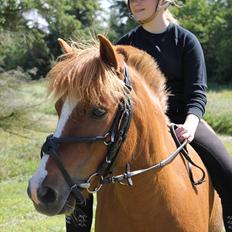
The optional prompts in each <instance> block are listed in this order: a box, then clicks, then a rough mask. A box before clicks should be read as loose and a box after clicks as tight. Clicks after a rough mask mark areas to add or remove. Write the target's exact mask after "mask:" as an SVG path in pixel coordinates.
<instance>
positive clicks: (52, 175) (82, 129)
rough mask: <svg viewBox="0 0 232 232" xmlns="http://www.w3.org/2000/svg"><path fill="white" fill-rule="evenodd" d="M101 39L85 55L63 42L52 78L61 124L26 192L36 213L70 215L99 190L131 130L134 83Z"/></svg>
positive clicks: (50, 81) (82, 50)
mask: <svg viewBox="0 0 232 232" xmlns="http://www.w3.org/2000/svg"><path fill="white" fill-rule="evenodd" d="M98 38H99V41H100V45H99V46H94V47H89V48H85V49H78V48H77V47H70V46H69V45H68V44H67V43H66V42H65V41H63V40H61V39H60V40H59V43H60V44H61V46H62V48H63V50H64V51H65V53H66V54H65V55H64V56H62V57H61V59H60V61H59V62H58V63H57V64H56V65H55V66H54V67H53V68H52V69H51V71H50V72H49V73H48V80H49V90H50V91H51V92H52V93H53V94H54V96H55V97H56V99H57V101H56V104H55V108H56V111H57V114H58V117H59V120H58V123H57V127H56V130H55V132H54V134H53V135H50V136H48V138H47V140H46V142H45V143H44V145H43V147H42V150H41V158H42V160H41V163H40V166H39V168H38V170H37V172H36V173H35V174H34V176H33V177H32V178H31V180H30V181H29V186H28V194H29V196H30V198H31V199H32V201H33V203H34V205H35V207H36V209H37V210H38V211H40V212H42V213H45V214H48V215H55V214H59V213H68V212H70V211H72V210H73V209H74V205H75V202H76V200H78V201H80V203H83V201H84V198H83V195H84V196H86V194H87V191H86V190H89V191H90V189H95V187H99V178H100V177H101V176H102V175H106V174H107V173H108V172H109V169H110V167H111V165H112V162H113V161H114V159H115V158H116V153H117V151H118V150H119V148H120V146H121V140H124V137H125V136H126V133H127V130H128V128H129V123H130V117H131V115H130V112H131V110H130V100H129V92H130V81H129V79H128V76H127V70H126V66H125V64H124V59H123V56H122V55H120V54H117V53H116V51H115V47H114V46H113V45H112V44H111V43H110V42H109V41H108V40H107V39H106V38H104V37H103V36H99V37H98ZM93 177H96V178H93ZM96 179H98V180H96ZM70 193H72V194H70Z"/></svg>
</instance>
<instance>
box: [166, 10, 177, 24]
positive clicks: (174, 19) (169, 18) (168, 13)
mask: <svg viewBox="0 0 232 232" xmlns="http://www.w3.org/2000/svg"><path fill="white" fill-rule="evenodd" d="M165 17H166V19H167V20H168V21H169V22H171V23H174V24H179V22H178V20H177V19H176V18H175V17H174V16H173V14H172V13H171V12H170V10H169V9H167V10H166V11H165Z"/></svg>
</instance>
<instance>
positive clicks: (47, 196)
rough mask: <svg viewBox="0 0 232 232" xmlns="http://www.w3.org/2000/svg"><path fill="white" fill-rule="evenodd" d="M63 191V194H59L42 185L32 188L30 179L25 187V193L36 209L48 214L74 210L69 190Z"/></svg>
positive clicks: (73, 200)
mask: <svg viewBox="0 0 232 232" xmlns="http://www.w3.org/2000/svg"><path fill="white" fill-rule="evenodd" d="M63 192H64V193H63V194H59V192H58V191H56V190H54V189H52V188H50V187H47V186H42V185H40V186H39V187H38V188H36V189H33V188H32V186H31V184H30V181H29V184H28V187H27V194H28V196H29V198H30V199H31V200H32V202H33V204H34V207H35V208H36V210H37V211H38V212H40V213H42V214H45V215H48V216H53V215H57V214H63V213H70V212H72V211H73V210H74V206H75V199H74V198H73V197H72V196H71V195H70V194H69V192H67V191H63Z"/></svg>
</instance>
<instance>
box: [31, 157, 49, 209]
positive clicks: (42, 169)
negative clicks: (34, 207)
mask: <svg viewBox="0 0 232 232" xmlns="http://www.w3.org/2000/svg"><path fill="white" fill-rule="evenodd" d="M48 158H49V156H48V155H46V154H44V155H43V158H42V160H41V162H40V165H39V168H38V169H37V171H36V173H35V174H34V176H33V177H32V178H31V180H30V190H31V198H32V199H33V201H34V202H35V203H37V204H39V199H38V197H37V190H38V188H39V186H40V185H41V183H42V182H43V180H44V178H45V177H46V176H47V171H46V163H47V161H48Z"/></svg>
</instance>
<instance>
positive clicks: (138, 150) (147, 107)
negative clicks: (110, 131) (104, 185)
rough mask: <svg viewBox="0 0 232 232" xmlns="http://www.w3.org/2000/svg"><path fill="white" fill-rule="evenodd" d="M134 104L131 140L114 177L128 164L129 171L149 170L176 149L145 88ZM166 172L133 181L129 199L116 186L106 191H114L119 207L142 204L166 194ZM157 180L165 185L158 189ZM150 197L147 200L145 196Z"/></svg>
mask: <svg viewBox="0 0 232 232" xmlns="http://www.w3.org/2000/svg"><path fill="white" fill-rule="evenodd" d="M140 84H141V83H140ZM135 101H136V103H135V104H134V106H133V112H134V114H133V121H132V123H131V128H130V130H131V131H130V132H129V135H128V136H130V139H129V141H126V144H125V146H124V147H123V149H122V152H121V153H120V154H119V157H118V160H117V165H116V168H115V170H114V174H121V173H122V172H124V171H125V167H126V164H127V163H130V166H131V171H134V170H137V169H144V168H148V167H150V166H152V165H153V164H155V163H159V162H160V161H162V160H163V159H165V158H167V156H168V155H169V154H170V153H171V152H173V151H174V149H175V143H174V141H173V139H172V137H171V134H170V133H169V129H168V125H167V123H168V120H167V118H166V116H165V114H164V112H163V111H162V109H161V106H160V105H159V102H158V101H159V100H158V99H157V98H156V96H155V95H154V94H153V93H152V91H150V90H149V89H148V87H146V85H145V88H143V86H141V89H140V90H139V92H138V93H137V98H135ZM169 170H170V169H169V168H167V169H166V170H165V173H164V172H163V171H160V170H156V171H153V170H152V171H149V172H147V173H144V174H141V175H140V176H137V177H135V178H133V179H134V182H135V185H134V186H133V194H132V195H130V194H131V193H130V188H126V187H125V188H124V187H121V186H119V187H118V188H117V186H116V187H113V188H112V189H111V190H109V191H113V189H114V193H113V194H116V195H118V199H120V200H121V201H122V202H121V203H122V204H125V203H126V202H123V199H124V197H125V201H128V197H129V198H132V199H139V201H141V204H143V203H144V201H148V202H149V201H150V200H151V199H152V198H154V194H155V193H154V191H157V195H159V196H161V195H162V194H163V193H164V194H165V193H166V192H167V188H168V187H169V186H168V185H167V183H168V182H169ZM160 179H162V181H163V182H162V183H164V184H162V183H161V184H158V185H157V183H158V182H159V180H160ZM151 189H153V192H151V191H150V190H151ZM144 192H146V198H143V194H144ZM149 193H150V197H149V196H148V195H147V194H149ZM128 194H129V195H128ZM123 196H124V197H123ZM136 201H137V200H136ZM153 202H154V201H153ZM159 203H160V204H162V201H159V202H156V203H155V202H154V204H159Z"/></svg>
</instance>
